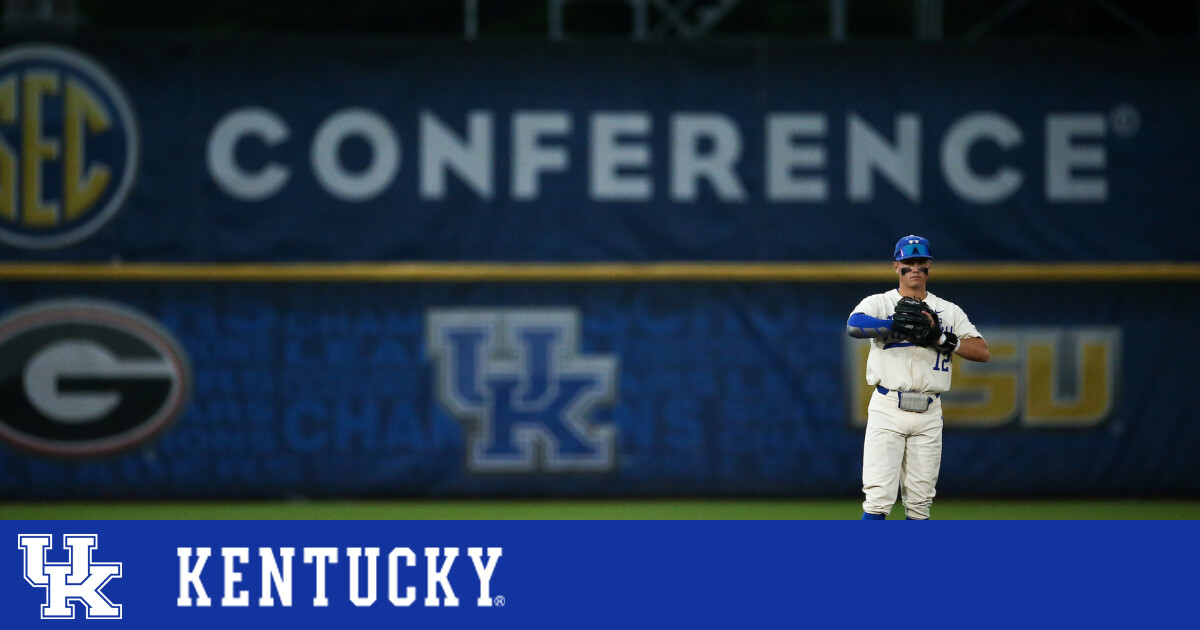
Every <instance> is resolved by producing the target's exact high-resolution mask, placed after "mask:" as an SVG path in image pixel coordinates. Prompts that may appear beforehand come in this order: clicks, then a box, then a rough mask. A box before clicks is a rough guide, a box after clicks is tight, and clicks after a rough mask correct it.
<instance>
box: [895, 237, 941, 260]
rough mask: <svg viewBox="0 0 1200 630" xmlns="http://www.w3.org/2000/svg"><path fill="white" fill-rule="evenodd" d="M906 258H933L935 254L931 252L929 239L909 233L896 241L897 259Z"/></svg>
mask: <svg viewBox="0 0 1200 630" xmlns="http://www.w3.org/2000/svg"><path fill="white" fill-rule="evenodd" d="M906 258H930V259H932V258H933V254H931V253H929V241H927V240H925V239H924V238H922V237H920V236H917V235H916V234H909V235H908V236H905V237H904V238H902V239H900V240H899V241H897V242H896V252H895V260H904V259H906Z"/></svg>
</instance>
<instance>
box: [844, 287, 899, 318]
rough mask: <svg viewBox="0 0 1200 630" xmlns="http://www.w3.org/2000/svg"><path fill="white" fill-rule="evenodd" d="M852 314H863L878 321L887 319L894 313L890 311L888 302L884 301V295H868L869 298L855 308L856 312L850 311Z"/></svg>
mask: <svg viewBox="0 0 1200 630" xmlns="http://www.w3.org/2000/svg"><path fill="white" fill-rule="evenodd" d="M850 313H851V314H854V313H863V314H865V315H870V316H871V317H874V318H876V319H887V318H888V316H889V315H891V314H892V312H891V311H890V310H888V307H887V300H885V299H883V294H882V293H879V294H876V295H868V296H867V297H865V298H863V301H861V302H859V303H858V306H855V307H854V310H853V311H850Z"/></svg>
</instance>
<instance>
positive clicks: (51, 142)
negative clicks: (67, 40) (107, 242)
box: [0, 45, 138, 249]
mask: <svg viewBox="0 0 1200 630" xmlns="http://www.w3.org/2000/svg"><path fill="white" fill-rule="evenodd" d="M137 162H138V130H137V124H136V122H135V120H134V116H133V108H132V107H130V105H129V101H128V99H126V98H125V94H124V93H123V92H122V91H121V88H120V86H119V85H118V84H117V82H116V81H114V80H113V79H112V77H111V76H109V74H108V72H106V71H105V70H104V68H102V67H100V66H99V65H98V64H97V63H95V62H94V61H92V60H90V59H88V58H87V57H85V56H83V55H81V54H79V53H77V52H74V51H71V50H69V49H66V48H62V47H59V46H49V45H29V46H15V47H12V48H8V49H6V50H4V51H2V52H0V242H4V243H7V244H8V245H12V246H14V247H20V248H24V249H53V248H58V247H64V246H66V245H70V244H72V243H76V242H78V241H80V240H83V239H84V238H87V237H88V236H90V235H91V234H93V233H94V232H95V231H96V230H98V229H100V227H101V226H102V225H104V224H105V223H107V222H108V221H109V219H111V218H112V217H113V215H115V214H116V213H117V211H118V210H119V209H120V208H121V205H122V204H123V203H124V201H125V197H126V195H127V194H128V193H129V189H130V188H131V187H132V185H133V180H134V174H135V171H136V170H137Z"/></svg>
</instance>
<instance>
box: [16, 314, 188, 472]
mask: <svg viewBox="0 0 1200 630" xmlns="http://www.w3.org/2000/svg"><path fill="white" fill-rule="evenodd" d="M191 383H192V379H191V367H190V366H189V364H188V360H187V357H186V355H185V354H184V352H183V350H182V349H181V348H180V346H179V344H178V342H176V341H175V339H174V338H173V337H172V336H171V334H170V333H169V332H168V331H167V330H166V329H165V328H163V327H162V326H160V325H159V324H158V323H157V322H155V321H154V320H152V319H150V318H149V317H147V316H145V315H143V314H141V313H139V312H137V311H134V310H133V309H130V308H128V307H125V306H122V305H119V304H113V303H109V302H102V301H97V300H53V301H47V302H40V303H37V304H33V305H31V306H28V307H25V308H21V309H19V310H16V311H13V312H12V313H10V314H8V315H6V316H5V317H4V318H3V319H0V439H3V440H4V441H6V442H9V443H10V444H13V445H15V446H18V447H20V448H22V449H25V450H28V451H32V452H35V453H40V454H44V455H57V456H67V457H91V456H98V455H107V454H112V453H116V452H119V451H123V450H126V449H129V448H132V447H134V446H137V445H140V444H142V443H144V442H146V441H147V440H149V439H150V438H152V437H154V436H156V435H158V434H159V433H160V432H161V431H162V430H163V429H164V428H166V427H167V426H169V425H170V423H171V422H172V421H173V420H174V419H175V418H176V417H178V416H179V414H180V413H181V412H182V411H183V409H184V406H185V405H186V403H187V400H188V398H189V396H190V394H191Z"/></svg>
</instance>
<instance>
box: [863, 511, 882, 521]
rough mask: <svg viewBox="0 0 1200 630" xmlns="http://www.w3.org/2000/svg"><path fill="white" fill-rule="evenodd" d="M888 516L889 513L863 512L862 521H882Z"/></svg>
mask: <svg viewBox="0 0 1200 630" xmlns="http://www.w3.org/2000/svg"><path fill="white" fill-rule="evenodd" d="M886 518H887V514H875V513H872V512H863V515H862V518H860V519H858V520H860V521H882V520H884V519H886Z"/></svg>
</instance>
